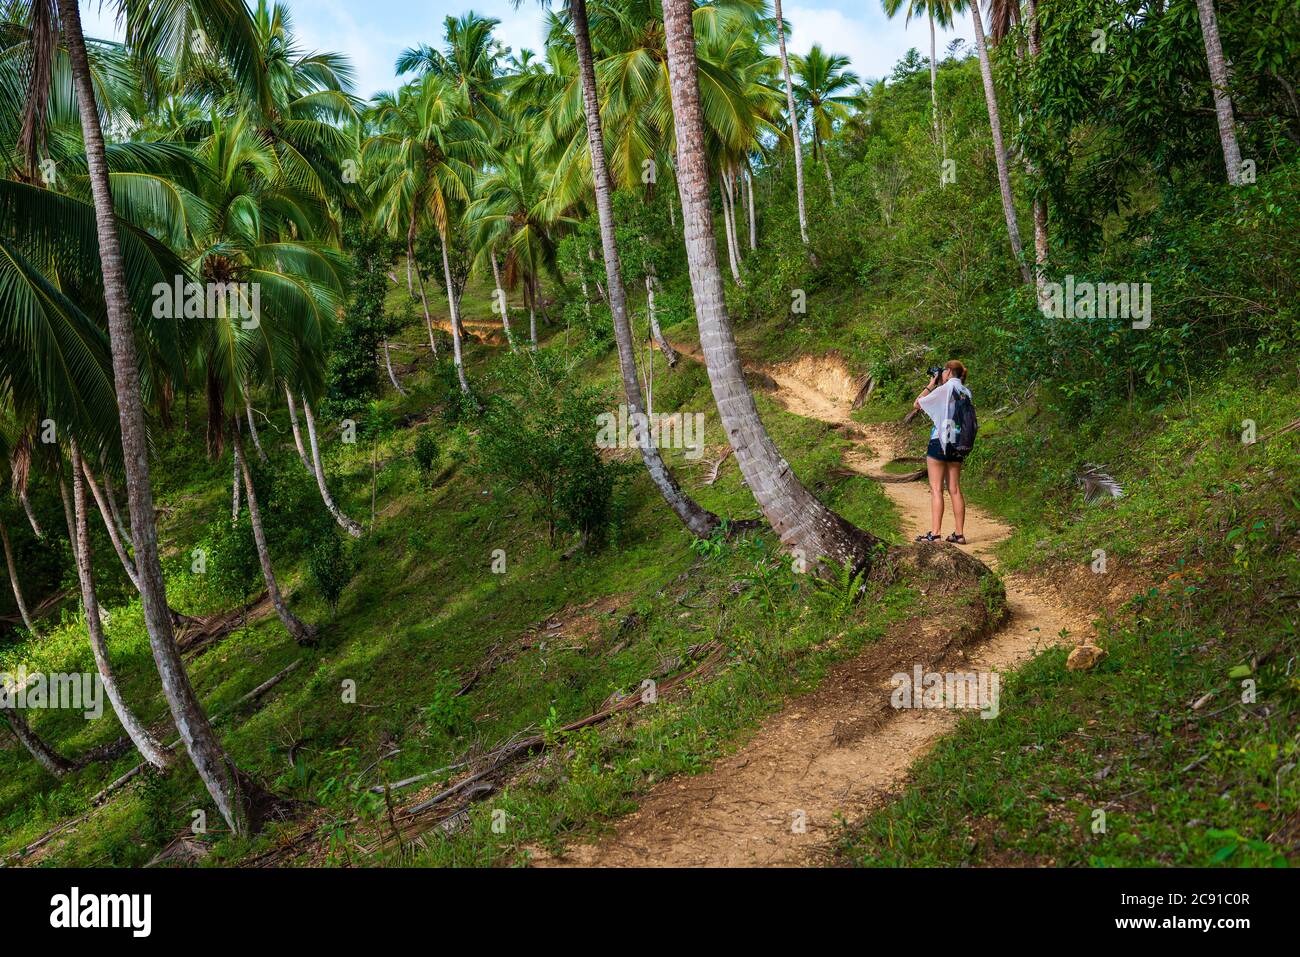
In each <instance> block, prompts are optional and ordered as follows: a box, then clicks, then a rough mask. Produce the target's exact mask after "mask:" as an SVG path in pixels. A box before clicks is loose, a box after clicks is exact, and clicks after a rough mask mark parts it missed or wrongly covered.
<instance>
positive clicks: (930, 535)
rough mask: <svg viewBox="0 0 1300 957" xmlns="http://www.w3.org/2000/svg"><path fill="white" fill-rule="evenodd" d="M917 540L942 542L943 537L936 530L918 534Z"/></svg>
mask: <svg viewBox="0 0 1300 957" xmlns="http://www.w3.org/2000/svg"><path fill="white" fill-rule="evenodd" d="M916 540H917V541H918V542H941V541H943V538H942V537H940V536H938V535H936V534H934V532H926V533H925V534H924V535H918V536H916Z"/></svg>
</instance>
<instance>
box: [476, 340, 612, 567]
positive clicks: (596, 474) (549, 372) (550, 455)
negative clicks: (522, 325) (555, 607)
mask: <svg viewBox="0 0 1300 957" xmlns="http://www.w3.org/2000/svg"><path fill="white" fill-rule="evenodd" d="M493 383H494V385H495V386H496V387H497V388H496V391H495V392H494V393H493V394H492V395H491V396H490V397H488V399H487V401H486V405H485V409H484V413H483V417H482V420H481V426H480V433H479V442H478V453H479V458H480V460H481V464H482V468H483V470H484V471H485V472H486V473H487V474H488V475H489V476H491V477H492V478H494V479H496V480H497V482H498V483H499V484H501V485H503V486H507V487H512V486H513V487H518V488H520V489H522V490H523V491H524V493H525V494H526V495H527V497H528V499H529V502H530V503H531V505H532V509H533V514H534V515H535V516H536V517H537V518H538V519H539V520H540V521H542V522H543V523H544V524H545V525H546V528H547V533H548V537H549V539H550V542H551V544H552V545H554V544H555V541H556V534H557V533H558V532H578V533H580V534H581V535H583V536H584V538H586V539H588V540H589V541H590V542H591V543H592V544H594V545H599V544H600V543H601V542H602V541H603V540H604V538H605V536H606V534H607V533H608V531H609V528H610V525H611V523H612V521H613V519H614V513H615V502H614V491H615V486H616V484H617V483H618V481H619V479H620V478H621V477H622V476H623V475H624V474H625V473H626V472H627V471H628V470H627V469H626V468H625V467H623V466H620V465H618V464H617V463H614V462H610V461H606V460H605V459H603V458H602V457H601V454H600V450H599V449H597V447H596V433H597V416H598V415H600V414H601V413H602V412H604V411H606V410H605V408H604V407H603V403H602V402H601V397H600V394H599V393H598V392H597V391H596V390H594V389H590V388H583V387H580V386H576V385H575V384H574V382H573V379H572V376H571V375H570V374H569V370H568V369H566V368H565V366H564V363H563V361H562V360H561V359H560V358H559V357H557V356H555V355H554V354H551V353H533V352H524V353H520V354H518V355H516V356H512V357H510V358H509V359H505V360H503V361H502V362H501V364H500V366H499V368H498V370H497V373H496V375H495V376H494V379H493Z"/></svg>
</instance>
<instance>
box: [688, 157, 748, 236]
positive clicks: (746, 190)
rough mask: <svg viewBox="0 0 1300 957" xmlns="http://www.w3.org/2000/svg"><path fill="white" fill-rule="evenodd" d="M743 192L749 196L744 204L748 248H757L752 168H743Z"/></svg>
mask: <svg viewBox="0 0 1300 957" xmlns="http://www.w3.org/2000/svg"><path fill="white" fill-rule="evenodd" d="M745 193H746V194H747V195H748V197H749V202H748V203H746V204H745V207H746V210H747V212H748V214H749V248H750V249H751V250H757V249H758V228H757V227H756V226H755V225H754V223H755V220H754V171H753V170H752V169H746V170H745ZM674 228H676V227H674Z"/></svg>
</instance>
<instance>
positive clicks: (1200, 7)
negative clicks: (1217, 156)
mask: <svg viewBox="0 0 1300 957" xmlns="http://www.w3.org/2000/svg"><path fill="white" fill-rule="evenodd" d="M1196 13H1197V15H1198V16H1199V17H1200V21H1201V36H1202V37H1204V39H1205V58H1206V61H1207V62H1208V63H1209V66H1210V84H1211V86H1212V87H1213V90H1214V117H1215V119H1216V120H1217V121H1218V124H1219V145H1220V146H1222V148H1223V165H1224V167H1225V168H1226V169H1227V173H1228V182H1229V183H1231V184H1232V185H1233V186H1239V185H1241V147H1240V146H1239V145H1238V143H1237V124H1236V120H1235V119H1234V118H1233V114H1232V94H1231V92H1230V89H1231V86H1232V75H1231V72H1230V71H1229V69H1228V61H1227V59H1226V58H1225V57H1224V55H1223V43H1222V41H1220V39H1219V16H1218V14H1217V12H1216V11H1215V8H1214V0H1196Z"/></svg>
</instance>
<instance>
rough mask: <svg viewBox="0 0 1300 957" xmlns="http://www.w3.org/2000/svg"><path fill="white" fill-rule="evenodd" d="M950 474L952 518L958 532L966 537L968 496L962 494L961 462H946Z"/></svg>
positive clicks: (949, 486) (949, 492) (949, 491)
mask: <svg viewBox="0 0 1300 957" xmlns="http://www.w3.org/2000/svg"><path fill="white" fill-rule="evenodd" d="M945 465H946V469H945V471H946V472H947V475H948V494H949V495H950V496H952V518H953V522H954V523H955V524H956V526H957V534H958V535H961V536H962V537H963V538H964V537H965V535H966V533H965V528H966V498H965V496H963V495H962V494H961V466H962V463H961V462H947V463H945Z"/></svg>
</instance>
